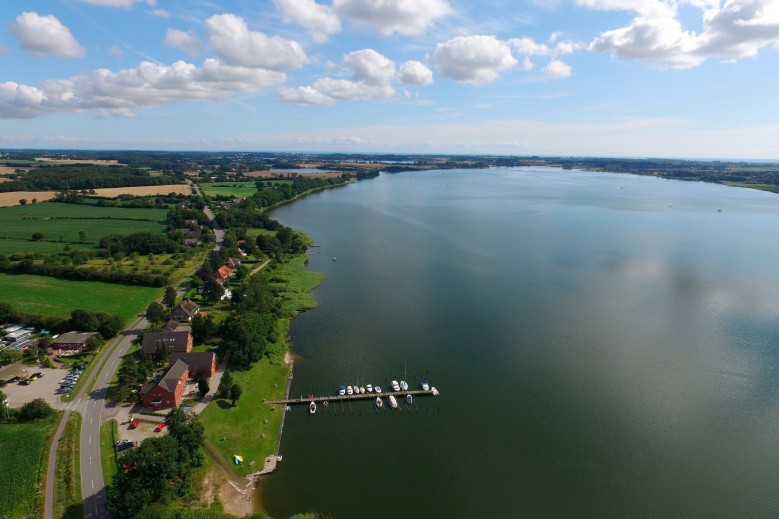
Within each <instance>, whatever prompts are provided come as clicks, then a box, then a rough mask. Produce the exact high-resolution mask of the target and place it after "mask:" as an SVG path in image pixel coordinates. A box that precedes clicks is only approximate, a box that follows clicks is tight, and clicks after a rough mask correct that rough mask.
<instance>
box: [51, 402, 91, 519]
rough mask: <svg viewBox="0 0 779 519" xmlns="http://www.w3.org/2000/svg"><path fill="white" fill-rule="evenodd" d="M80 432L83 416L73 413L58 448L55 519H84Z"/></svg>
mask: <svg viewBox="0 0 779 519" xmlns="http://www.w3.org/2000/svg"><path fill="white" fill-rule="evenodd" d="M80 432H81V415H80V414H78V413H71V415H70V417H69V418H68V423H67V424H66V425H65V430H64V431H63V432H62V438H61V439H60V442H59V446H58V447H57V469H56V477H57V480H56V481H55V483H54V485H55V488H54V495H55V501H54V517H57V518H62V519H81V518H82V517H84V506H83V504H82V502H81V470H80V465H79V448H78V446H79V435H80Z"/></svg>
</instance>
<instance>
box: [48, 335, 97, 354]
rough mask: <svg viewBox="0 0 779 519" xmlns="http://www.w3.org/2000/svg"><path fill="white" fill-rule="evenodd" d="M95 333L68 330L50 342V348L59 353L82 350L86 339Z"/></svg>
mask: <svg viewBox="0 0 779 519" xmlns="http://www.w3.org/2000/svg"><path fill="white" fill-rule="evenodd" d="M95 335H97V333H95V332H68V333H63V334H62V335H60V336H59V337H57V338H56V339H54V341H53V342H52V343H51V349H52V350H53V351H55V352H57V351H59V352H60V353H63V352H69V353H77V352H80V351H81V350H83V349H84V348H85V347H86V345H87V341H89V339H90V338H92V337H94V336H95Z"/></svg>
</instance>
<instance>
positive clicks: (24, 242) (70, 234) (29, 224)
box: [0, 202, 167, 253]
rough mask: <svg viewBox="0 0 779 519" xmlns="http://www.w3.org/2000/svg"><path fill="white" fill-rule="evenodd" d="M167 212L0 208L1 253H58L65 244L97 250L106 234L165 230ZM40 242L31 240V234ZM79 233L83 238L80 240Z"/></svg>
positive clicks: (68, 206)
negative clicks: (35, 235)
mask: <svg viewBox="0 0 779 519" xmlns="http://www.w3.org/2000/svg"><path fill="white" fill-rule="evenodd" d="M166 218H167V210H166V209H127V208H121V207H93V206H87V205H79V204H60V203H55V202H41V203H38V204H27V205H24V206H22V205H18V206H13V207H2V208H0V244H2V249H3V252H5V253H13V252H59V251H61V250H62V248H63V247H64V246H65V245H66V244H67V245H70V247H71V248H75V247H87V246H89V247H96V246H97V244H98V242H99V241H100V238H102V237H103V236H106V235H108V234H131V233H134V232H139V231H149V232H153V233H158V232H163V231H164V230H165V220H166ZM36 232H40V233H43V239H42V240H40V241H33V240H32V238H31V236H32V234H33V233H36ZM81 232H83V233H84V239H83V240H82V239H81V234H80V233H81Z"/></svg>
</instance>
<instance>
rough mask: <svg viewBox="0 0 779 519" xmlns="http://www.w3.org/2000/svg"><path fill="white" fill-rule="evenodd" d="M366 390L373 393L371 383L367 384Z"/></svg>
mask: <svg viewBox="0 0 779 519" xmlns="http://www.w3.org/2000/svg"><path fill="white" fill-rule="evenodd" d="M365 391H367V392H368V393H373V386H372V385H370V384H365Z"/></svg>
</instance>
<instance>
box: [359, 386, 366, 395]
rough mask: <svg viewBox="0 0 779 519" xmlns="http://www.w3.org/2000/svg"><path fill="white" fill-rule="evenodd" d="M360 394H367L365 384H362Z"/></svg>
mask: <svg viewBox="0 0 779 519" xmlns="http://www.w3.org/2000/svg"><path fill="white" fill-rule="evenodd" d="M360 394H361V395H364V394H365V387H363V386H360Z"/></svg>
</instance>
